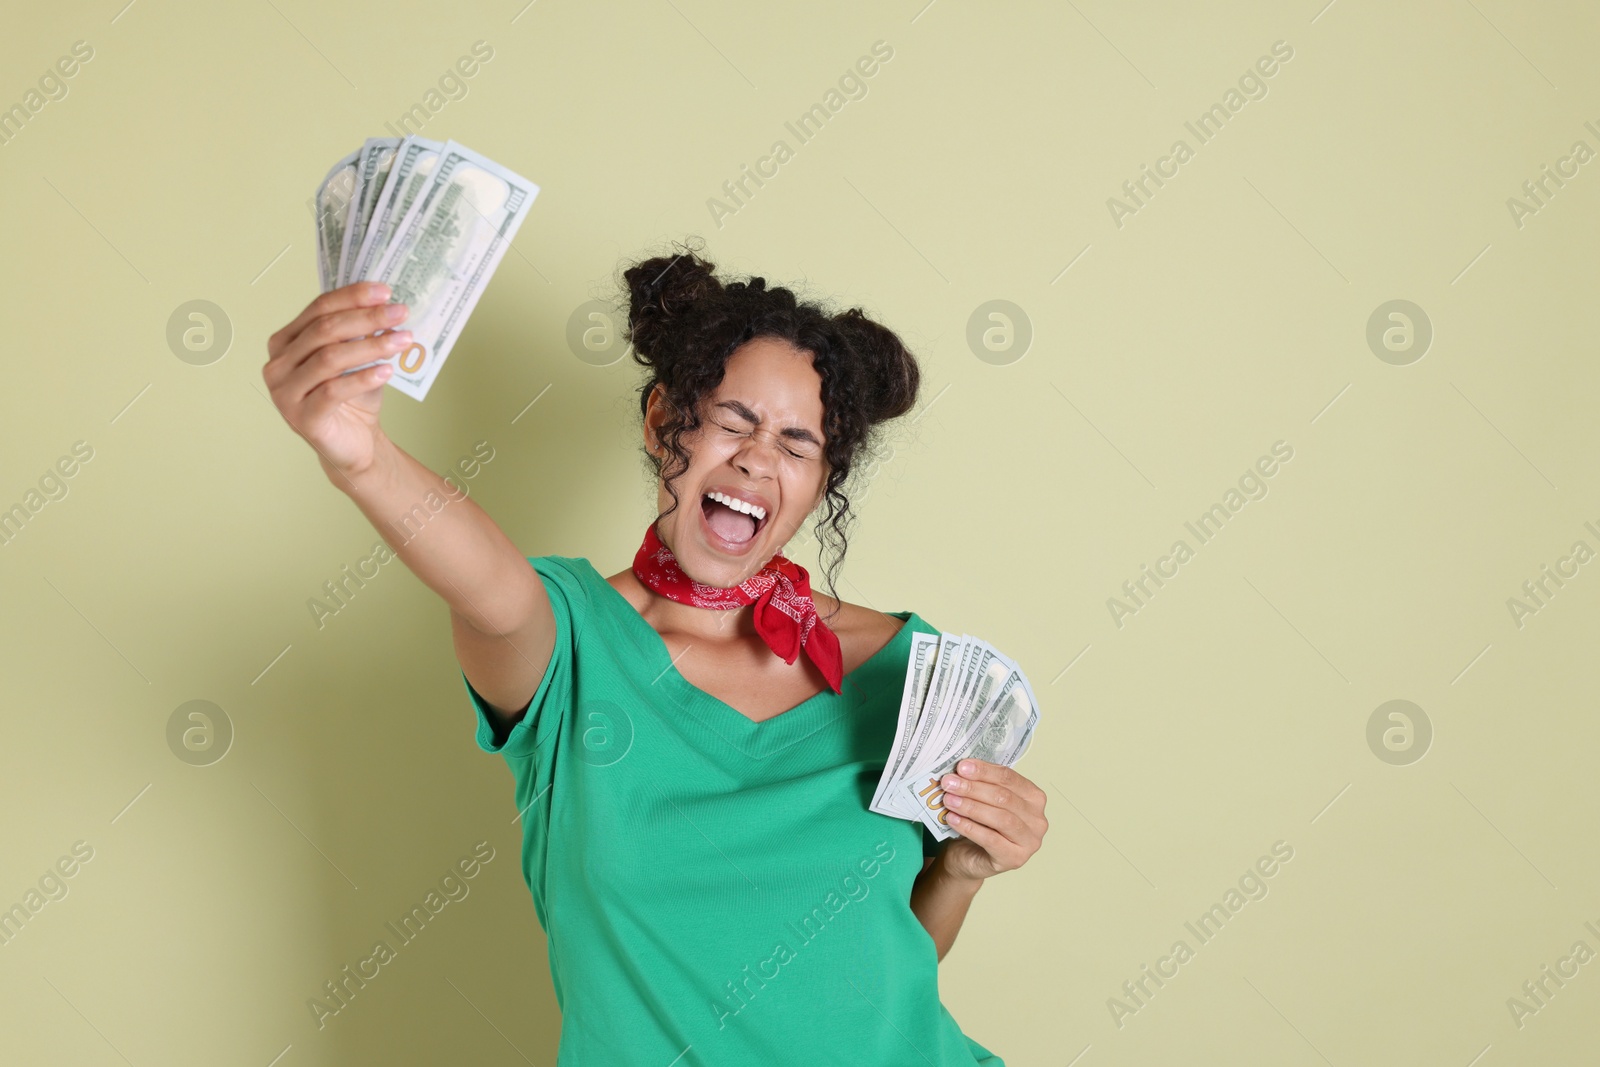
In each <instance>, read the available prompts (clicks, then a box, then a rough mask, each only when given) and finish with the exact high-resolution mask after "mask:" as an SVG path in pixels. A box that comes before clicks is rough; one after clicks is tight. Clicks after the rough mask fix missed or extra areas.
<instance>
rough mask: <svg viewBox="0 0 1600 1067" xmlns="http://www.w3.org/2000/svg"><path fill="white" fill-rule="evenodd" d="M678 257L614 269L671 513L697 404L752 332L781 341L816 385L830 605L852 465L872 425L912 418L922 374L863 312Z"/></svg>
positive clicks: (690, 252) (689, 250) (688, 252)
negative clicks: (652, 406) (659, 396)
mask: <svg viewBox="0 0 1600 1067" xmlns="http://www.w3.org/2000/svg"><path fill="white" fill-rule="evenodd" d="M674 247H675V248H676V249H677V250H678V254H677V255H675V256H672V257H671V258H668V257H666V256H653V257H651V258H649V259H645V260H642V261H641V262H638V263H636V264H634V265H633V266H631V267H628V268H627V269H626V270H624V271H623V272H622V277H623V279H624V280H625V282H626V287H627V289H628V291H629V293H630V294H631V296H630V305H629V311H628V327H627V330H626V334H625V335H626V337H627V339H628V340H629V341H630V342H631V343H632V346H633V359H634V361H635V362H636V363H638V364H639V365H640V366H642V367H645V368H646V369H648V370H649V371H650V374H649V375H648V378H647V380H646V381H645V382H644V384H643V385H641V386H640V387H639V414H640V416H641V418H643V417H644V416H645V415H646V413H647V412H648V410H649V400H650V394H651V392H652V391H653V390H654V389H655V387H656V386H657V385H660V386H661V387H662V389H663V392H664V394H665V397H664V398H665V400H666V401H667V405H666V407H667V414H666V417H665V419H664V420H663V422H662V425H661V427H660V428H659V433H658V438H659V440H660V442H661V445H662V448H663V451H664V452H665V453H666V454H667V457H666V458H665V459H663V458H662V457H661V456H659V455H653V454H651V453H650V452H649V451H648V450H646V452H645V455H646V457H647V458H648V460H649V462H650V465H651V467H652V468H653V469H654V471H655V473H656V475H657V476H658V477H660V478H661V479H662V480H663V481H664V482H665V484H666V486H667V491H668V493H669V494H670V495H671V497H672V506H671V507H669V508H668V509H667V511H666V512H663V515H668V514H671V513H672V512H673V511H675V510H676V509H677V507H678V504H679V499H678V491H677V488H676V486H675V484H674V483H675V482H676V480H677V478H678V477H679V476H680V475H682V474H683V473H684V471H686V470H688V468H689V453H688V451H687V450H686V449H685V448H684V447H683V443H682V439H683V438H684V437H685V436H686V435H691V434H693V433H694V432H695V431H696V430H698V429H699V428H700V426H701V411H700V408H701V401H702V400H703V399H704V398H706V397H707V396H709V395H710V394H711V393H712V391H714V390H715V389H716V388H717V386H718V385H719V384H721V382H722V378H723V374H724V372H725V370H726V368H727V364H728V360H729V358H730V357H731V356H732V355H733V354H734V352H735V351H737V350H738V349H739V347H740V346H741V345H743V344H745V343H746V342H748V341H751V340H753V339H755V338H758V337H770V338H777V339H780V340H784V341H787V342H789V343H790V344H791V345H793V346H794V347H795V348H797V349H799V350H801V351H804V352H808V353H810V355H811V357H812V366H813V368H814V369H815V370H816V372H817V374H818V375H819V376H820V377H821V378H822V409H823V435H824V437H825V439H826V441H825V444H824V457H825V459H826V462H827V467H828V473H827V480H826V483H825V485H824V487H823V496H824V499H825V501H826V504H827V512H826V514H825V515H823V516H822V517H821V518H819V519H818V520H817V523H816V526H815V531H816V535H817V540H818V542H819V543H820V544H821V545H822V548H823V550H824V553H831V559H827V558H825V559H824V562H823V573H824V575H825V577H826V579H827V588H828V592H829V595H830V596H832V597H833V598H834V599H835V600H838V599H839V598H838V595H837V592H836V590H835V585H834V582H835V578H836V577H837V574H838V571H839V568H840V567H841V566H842V565H843V564H844V557H845V553H846V551H847V550H848V549H849V535H848V527H849V525H850V522H851V520H852V518H853V513H852V512H851V509H850V498H849V496H848V495H847V494H846V492H845V488H846V486H847V483H848V480H849V478H850V472H851V469H852V467H853V465H854V464H855V463H856V461H857V460H858V459H859V458H860V457H861V455H862V453H863V452H865V451H867V450H868V449H869V448H870V447H871V446H872V444H873V439H874V436H875V434H874V431H875V428H876V427H877V426H878V425H879V424H880V423H883V422H887V421H888V420H890V419H894V418H898V417H899V416H901V415H904V414H905V413H906V412H908V411H910V410H911V409H912V407H913V406H915V404H916V401H917V390H918V387H919V385H920V383H921V374H920V372H919V370H918V368H917V361H916V359H915V357H913V356H912V354H911V352H910V351H909V350H908V349H907V348H906V346H905V345H904V344H903V343H901V340H900V338H899V337H898V336H896V335H895V333H894V332H893V331H891V330H889V329H888V328H887V327H884V326H882V325H880V324H879V323H876V322H874V321H873V320H871V319H869V318H868V317H867V316H866V314H865V313H864V312H863V311H862V310H861V309H860V308H855V307H853V308H850V309H848V310H846V311H842V312H838V313H833V312H831V311H830V310H829V309H827V308H825V307H823V306H820V305H818V304H815V303H802V302H800V301H797V300H796V299H795V295H794V293H792V292H791V291H790V290H788V289H784V288H772V289H769V288H767V282H766V279H765V278H760V277H752V278H749V279H748V280H746V281H731V282H729V283H727V284H723V282H721V281H719V280H718V279H717V277H716V275H715V273H714V272H715V270H716V266H715V264H712V263H709V262H707V261H706V260H704V259H702V258H701V257H700V256H699V255H697V254H696V251H697V249H696V248H694V247H692V246H690V245H688V244H680V245H675V246H674Z"/></svg>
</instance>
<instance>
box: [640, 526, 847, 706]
mask: <svg viewBox="0 0 1600 1067" xmlns="http://www.w3.org/2000/svg"><path fill="white" fill-rule="evenodd" d="M633 573H634V574H636V575H638V577H639V580H640V581H641V582H643V583H644V584H645V585H647V586H649V587H650V588H651V589H653V590H655V591H656V592H658V593H660V594H661V595H662V596H664V597H666V598H668V599H669V600H676V601H677V602H678V603H680V604H693V605H694V606H695V607H697V608H719V609H723V610H727V609H729V608H742V607H744V606H745V605H746V604H754V605H755V606H756V607H755V623H756V632H757V633H759V634H760V635H761V638H762V640H764V641H766V643H767V647H768V648H770V649H772V651H773V652H775V653H776V654H777V655H778V656H779V657H781V658H782V659H783V661H784V662H785V663H793V662H794V661H795V660H796V659H797V658H798V657H799V655H800V650H801V649H802V648H803V649H805V653H806V655H807V656H809V657H810V658H811V662H812V663H815V664H816V665H817V669H818V670H820V671H822V674H823V677H825V678H827V680H828V685H829V686H830V687H831V688H832V689H833V691H834V692H835V693H838V692H841V689H840V685H841V683H842V681H843V672H844V663H843V657H842V655H841V654H840V652H839V639H838V637H836V636H834V633H833V631H832V630H830V629H828V626H827V624H826V623H824V622H823V621H822V620H821V619H819V618H818V617H817V606H816V604H815V603H813V602H812V600H811V581H810V579H809V578H808V577H807V575H806V569H805V568H804V567H802V566H800V565H799V564H797V563H794V562H792V561H790V560H787V559H784V558H783V557H782V556H776V555H775V556H773V557H772V559H771V560H769V561H768V562H767V565H766V566H765V567H763V568H761V570H759V571H757V572H756V573H755V574H753V575H751V576H750V577H749V578H746V579H745V580H744V581H742V582H740V583H739V584H738V585H735V586H731V587H729V588H726V589H724V588H721V587H719V586H715V585H701V584H700V583H699V582H697V581H695V580H694V579H693V578H690V577H689V576H688V575H687V574H684V573H683V570H682V569H681V568H680V567H679V566H678V560H677V557H676V556H674V555H673V554H672V549H670V548H668V547H667V546H666V545H664V544H662V543H661V538H659V537H657V536H656V524H655V523H653V522H652V523H651V524H650V525H649V526H647V527H645V531H644V544H642V545H640V546H639V551H638V553H637V554H635V555H634V557H633Z"/></svg>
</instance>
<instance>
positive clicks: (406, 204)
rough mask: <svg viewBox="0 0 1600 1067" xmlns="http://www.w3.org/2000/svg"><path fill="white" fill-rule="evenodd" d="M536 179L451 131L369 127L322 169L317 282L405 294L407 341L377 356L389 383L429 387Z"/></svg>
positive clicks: (406, 388)
mask: <svg viewBox="0 0 1600 1067" xmlns="http://www.w3.org/2000/svg"><path fill="white" fill-rule="evenodd" d="M538 194H539V187H538V186H537V185H535V184H534V183H532V182H530V181H528V180H527V179H526V178H524V177H522V176H521V175H520V174H517V173H516V172H515V171H512V170H508V169H507V168H505V167H502V166H501V165H499V164H498V163H495V162H494V161H492V160H490V159H488V158H486V157H484V156H481V155H479V154H478V153H476V152H474V151H472V149H470V148H467V147H465V146H463V145H459V144H457V143H456V142H454V141H447V142H445V143H443V144H441V143H439V142H438V141H429V140H425V139H424V138H421V137H405V138H395V137H374V138H370V139H368V140H367V142H366V143H365V144H363V145H362V146H361V148H359V149H358V150H356V151H355V152H352V153H351V154H350V155H348V156H346V157H345V158H344V159H341V160H340V161H339V162H338V163H337V164H335V165H334V167H333V169H332V170H330V171H329V172H328V176H327V177H326V178H324V179H323V182H322V185H321V186H320V187H319V188H318V190H317V195H316V198H315V201H314V204H315V207H316V229H317V271H318V276H319V279H320V281H321V284H322V289H323V291H324V292H326V291H327V290H329V289H335V288H338V287H340V286H344V285H349V284H351V283H352V282H358V281H381V282H383V283H385V284H386V285H388V286H389V288H390V291H391V296H390V302H391V303H397V304H405V305H406V307H407V309H408V313H407V317H406V321H405V322H403V323H401V324H400V325H399V326H396V327H395V329H405V330H410V331H411V334H412V343H411V344H410V345H409V346H408V347H407V348H406V349H404V350H403V351H401V352H398V353H396V354H395V355H393V356H391V357H389V358H388V359H386V360H374V361H372V362H370V363H364V364H362V365H361V366H359V367H352V368H350V370H348V371H346V372H345V373H346V374H353V373H355V372H356V371H358V370H365V369H366V368H367V367H373V366H376V365H377V364H378V363H392V364H393V365H394V368H395V372H394V374H393V375H392V376H391V377H390V378H389V384H390V385H392V386H394V387H395V388H396V389H399V390H400V391H401V392H403V393H405V394H406V395H408V396H410V397H413V398H414V399H417V400H421V399H423V398H424V397H426V396H427V395H428V390H429V389H430V388H431V387H432V385H433V381H434V379H435V378H436V377H437V376H438V374H439V368H440V367H441V366H443V365H444V361H445V358H446V357H447V356H449V354H450V350H451V348H452V347H454V345H455V342H456V338H457V337H459V336H460V334H461V330H462V327H464V326H465V325H466V322H467V318H468V316H470V315H471V314H472V309H473V308H474V307H476V306H477V303H478V299H479V298H480V297H481V296H482V295H483V291H484V289H485V288H486V287H487V286H488V284H489V279H490V278H491V277H493V276H494V272H495V268H496V267H498V266H499V265H500V260H501V259H502V258H503V257H504V256H505V253H506V249H507V248H509V247H510V246H511V240H512V238H513V237H514V236H516V232H517V229H518V227H520V226H521V225H522V220H523V219H524V218H526V217H527V214H528V208H529V207H530V206H531V205H532V203H533V200H534V197H536V196H537V195H538Z"/></svg>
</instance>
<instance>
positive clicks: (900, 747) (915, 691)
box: [867, 633, 942, 815]
mask: <svg viewBox="0 0 1600 1067" xmlns="http://www.w3.org/2000/svg"><path fill="white" fill-rule="evenodd" d="M940 640H942V637H941V635H940V634H927V633H917V634H912V635H911V653H910V655H909V656H908V657H907V659H906V683H905V688H903V689H902V690H901V691H900V721H899V722H898V723H897V724H896V726H895V729H894V744H893V745H892V746H891V747H890V749H889V756H888V759H887V761H886V762H885V763H884V767H883V774H882V775H881V776H880V777H879V778H878V788H877V789H876V790H875V791H874V792H873V794H872V803H871V804H869V805H868V806H867V807H868V810H870V811H875V812H877V813H878V814H880V815H894V814H896V811H895V810H891V809H890V808H888V807H887V806H886V805H885V804H884V802H883V798H884V794H885V793H888V792H889V791H890V790H891V788H892V787H893V786H894V784H895V783H896V782H897V781H899V780H900V775H899V774H898V773H897V772H898V770H899V769H900V767H901V766H903V761H904V758H905V755H906V752H907V751H908V750H909V749H910V747H911V738H912V736H913V735H914V734H915V733H916V732H917V719H918V717H919V716H920V714H921V712H922V702H923V701H924V700H925V699H927V696H928V683H929V682H931V681H932V680H933V667H934V663H935V662H936V660H937V656H938V652H939V642H940Z"/></svg>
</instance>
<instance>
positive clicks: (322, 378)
mask: <svg viewBox="0 0 1600 1067" xmlns="http://www.w3.org/2000/svg"><path fill="white" fill-rule="evenodd" d="M411 341H412V338H411V331H410V330H396V331H394V332H393V333H386V334H383V335H381V336H378V337H362V338H359V339H357V340H354V341H344V342H341V343H339V344H336V345H328V346H327V347H325V348H321V349H318V350H317V352H316V354H315V355H313V356H311V358H309V359H307V360H306V361H305V362H304V363H302V364H300V366H298V367H296V368H295V369H294V370H293V371H291V372H290V374H289V376H288V378H287V379H285V381H284V382H283V384H282V386H281V387H280V389H279V391H280V392H281V393H282V394H283V395H284V396H285V397H286V398H288V400H289V401H290V402H295V401H299V400H302V399H304V398H305V397H307V396H309V395H310V394H311V393H312V392H313V391H315V390H316V389H317V388H318V387H319V386H321V385H322V384H323V383H325V382H329V381H334V380H336V379H338V378H340V377H341V376H344V373H345V371H348V370H351V369H353V368H355V367H359V366H361V365H362V364H363V363H371V362H372V361H373V360H375V359H385V360H386V359H388V358H389V357H390V356H393V355H394V354H395V353H396V352H399V351H401V350H403V349H404V348H405V347H406V346H408V345H409V344H411Z"/></svg>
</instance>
